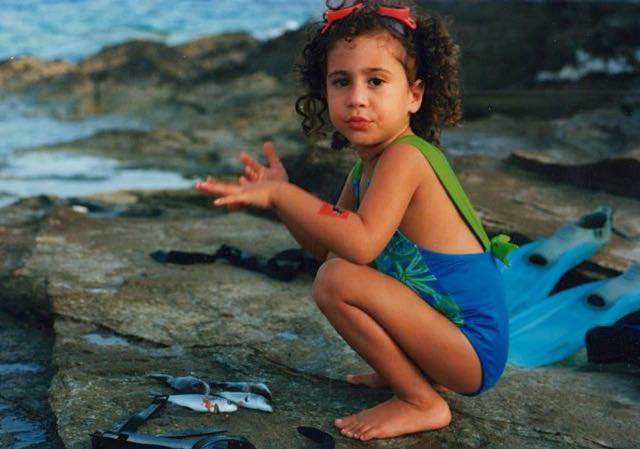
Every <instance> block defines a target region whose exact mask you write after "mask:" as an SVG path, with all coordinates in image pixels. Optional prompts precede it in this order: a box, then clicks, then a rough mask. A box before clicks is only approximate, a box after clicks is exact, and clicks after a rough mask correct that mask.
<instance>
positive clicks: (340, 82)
mask: <svg viewBox="0 0 640 449" xmlns="http://www.w3.org/2000/svg"><path fill="white" fill-rule="evenodd" d="M331 85H332V86H335V87H346V86H348V85H349V80H348V79H347V78H335V79H334V80H333V81H331Z"/></svg>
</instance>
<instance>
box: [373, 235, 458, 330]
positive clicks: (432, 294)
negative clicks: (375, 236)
mask: <svg viewBox="0 0 640 449" xmlns="http://www.w3.org/2000/svg"><path fill="white" fill-rule="evenodd" d="M376 266H377V267H378V270H379V271H381V272H383V273H386V274H388V275H389V276H392V277H394V278H395V279H397V280H399V281H400V282H402V283H403V284H405V285H406V286H407V287H409V288H410V289H411V290H413V291H414V292H416V293H417V294H418V296H420V297H421V298H423V299H424V300H425V301H427V302H428V303H429V304H431V305H432V306H433V307H434V308H435V309H436V310H438V311H439V312H440V313H442V314H443V315H444V316H446V317H447V318H448V319H449V320H450V321H451V322H452V323H454V324H455V325H456V326H462V325H463V324H464V318H463V315H462V310H461V309H460V307H459V306H458V304H457V303H456V302H455V300H454V299H453V298H452V297H451V296H450V295H448V294H446V293H441V292H439V291H438V290H436V288H434V287H435V285H436V284H437V283H438V278H436V276H435V275H434V274H433V273H432V272H431V270H430V269H429V266H428V265H427V264H426V263H425V261H424V259H423V258H422V255H421V254H420V250H419V249H418V247H417V245H416V244H415V243H413V242H412V241H411V240H409V239H408V238H407V237H405V235H404V234H403V233H402V232H400V230H396V232H395V233H394V234H393V237H391V240H390V241H389V243H388V244H387V246H386V247H385V248H384V250H383V251H382V253H381V254H380V255H379V256H378V257H377V258H376Z"/></svg>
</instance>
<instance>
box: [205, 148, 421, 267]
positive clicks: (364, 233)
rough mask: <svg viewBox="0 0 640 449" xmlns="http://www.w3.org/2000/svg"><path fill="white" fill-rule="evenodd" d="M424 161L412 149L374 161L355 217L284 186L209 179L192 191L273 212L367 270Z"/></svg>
mask: <svg viewBox="0 0 640 449" xmlns="http://www.w3.org/2000/svg"><path fill="white" fill-rule="evenodd" d="M424 164H425V161H424V157H423V156H422V155H421V154H420V153H419V152H418V151H416V150H415V149H414V148H413V147H411V146H409V145H405V144H399V145H394V146H393V147H391V148H388V149H387V150H385V152H384V154H383V155H381V156H380V160H379V161H378V164H377V167H376V172H375V177H374V179H373V180H372V182H371V185H370V187H369V189H368V191H367V194H366V196H365V198H364V199H363V201H362V204H361V206H360V208H359V210H358V211H357V212H352V211H349V210H343V209H341V208H339V207H337V206H333V205H331V204H329V203H327V202H324V201H322V200H320V199H319V198H316V197H315V196H313V195H311V194H310V193H308V192H306V191H305V190H303V189H301V188H300V187H297V186H295V185H293V184H289V183H285V182H278V181H274V182H262V183H258V184H252V183H248V182H243V181H242V179H241V180H240V183H238V184H229V183H225V182H222V181H218V180H217V179H214V178H208V179H207V180H206V181H204V182H201V183H198V184H197V185H196V190H199V191H203V192H207V193H211V194H214V195H217V196H219V198H217V199H216V200H215V201H214V204H215V205H217V206H223V205H227V206H233V205H252V206H257V207H263V208H274V209H276V211H277V213H278V215H280V216H281V217H282V218H283V221H284V222H285V223H291V224H292V225H294V226H295V227H296V228H298V229H303V230H304V231H305V232H306V233H308V234H309V235H311V236H313V237H314V238H315V239H317V240H318V242H319V243H320V244H321V245H323V246H324V247H326V248H327V249H328V250H330V251H331V252H333V253H335V254H337V255H338V256H340V257H342V258H345V259H347V260H350V261H352V262H354V263H358V264H368V263H370V262H371V261H373V259H375V257H376V256H377V255H378V254H379V253H380V251H382V248H384V246H385V245H386V243H387V242H388V241H389V239H390V238H391V235H392V234H393V232H394V231H395V230H396V229H397V228H398V226H399V224H400V222H401V220H402V218H403V216H404V214H405V212H406V209H407V207H408V205H409V202H410V201H411V198H412V196H413V194H414V192H415V191H416V189H417V187H418V186H419V185H420V182H421V180H422V179H423V178H424Z"/></svg>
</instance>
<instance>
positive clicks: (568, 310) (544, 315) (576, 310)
mask: <svg viewBox="0 0 640 449" xmlns="http://www.w3.org/2000/svg"><path fill="white" fill-rule="evenodd" d="M637 310H640V264H635V265H632V266H631V267H630V268H629V269H628V270H627V271H625V272H624V273H623V274H622V275H620V276H616V277H614V278H610V279H604V280H600V281H594V282H588V283H586V284H582V285H579V286H577V287H573V288H570V289H567V290H563V291H561V292H559V293H557V294H555V295H552V296H550V297H549V298H547V299H545V300H544V301H540V302H539V303H538V304H536V305H535V306H532V307H530V308H528V309H527V310H526V311H524V312H522V313H521V314H519V315H518V316H516V317H515V318H513V320H511V323H510V325H511V326H510V327H511V329H510V338H509V361H510V362H511V363H514V364H516V365H519V366H524V367H536V366H542V365H548V364H551V363H555V362H558V361H560V360H562V359H564V358H566V357H568V356H570V355H571V354H573V353H575V352H576V351H578V350H580V349H581V348H582V347H584V346H585V334H586V332H587V331H588V330H589V329H591V328H593V327H596V326H607V325H611V324H613V323H615V322H616V321H618V320H619V319H620V318H622V317H624V316H625V315H628V314H630V313H632V312H635V311H637Z"/></svg>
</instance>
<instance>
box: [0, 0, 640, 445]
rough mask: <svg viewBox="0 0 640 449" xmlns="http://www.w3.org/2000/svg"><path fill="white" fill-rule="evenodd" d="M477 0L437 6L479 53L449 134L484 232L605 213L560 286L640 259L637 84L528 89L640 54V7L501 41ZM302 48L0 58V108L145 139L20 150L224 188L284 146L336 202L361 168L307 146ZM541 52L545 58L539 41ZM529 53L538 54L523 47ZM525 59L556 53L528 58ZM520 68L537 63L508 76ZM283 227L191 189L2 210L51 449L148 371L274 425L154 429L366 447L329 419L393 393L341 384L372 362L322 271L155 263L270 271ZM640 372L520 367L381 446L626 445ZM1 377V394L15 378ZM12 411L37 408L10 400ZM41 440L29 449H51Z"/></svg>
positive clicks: (286, 40) (560, 14)
mask: <svg viewBox="0 0 640 449" xmlns="http://www.w3.org/2000/svg"><path fill="white" fill-rule="evenodd" d="M483 3H484V4H485V6H486V8H485V9H482V8H478V9H473V10H472V11H467V12H466V13H463V12H461V11H460V10H459V9H456V8H457V7H456V6H455V5H454V6H447V2H436V3H435V6H436V9H441V12H443V13H446V14H450V15H451V16H452V17H453V25H454V27H455V28H454V29H455V32H456V33H457V34H458V36H459V37H460V39H461V41H462V45H463V48H468V50H466V53H463V56H464V57H465V58H466V59H464V62H465V64H466V67H467V70H466V71H465V72H464V74H465V78H464V86H465V92H466V93H465V99H466V100H467V106H466V110H465V112H466V114H467V117H469V118H470V119H469V120H468V121H467V122H465V123H464V124H463V125H462V126H461V127H458V128H455V129H452V130H448V131H445V135H444V144H445V146H446V148H447V150H448V152H449V154H450V156H451V159H452V162H453V164H454V166H455V168H456V170H457V172H458V174H459V176H460V179H461V181H462V183H463V184H464V186H465V188H466V190H467V192H468V193H469V195H470V197H471V199H472V202H473V203H474V205H475V206H476V208H477V210H478V212H479V214H480V215H481V218H482V220H483V222H484V223H485V225H486V227H487V229H488V231H489V233H490V234H497V233H499V232H506V233H509V234H511V235H513V236H514V239H515V240H517V241H518V242H521V243H522V242H526V241H528V240H532V239H537V238H540V237H543V236H544V235H547V234H549V233H551V232H553V231H554V230H555V229H557V228H558V227H559V226H560V225H561V224H563V223H565V222H568V221H572V220H574V219H575V218H577V217H578V216H580V215H582V214H584V213H586V212H588V211H590V210H592V209H594V208H596V207H598V206H601V205H608V206H610V207H612V208H613V209H614V236H613V238H612V240H611V241H610V242H609V243H608V244H607V245H606V246H605V247H604V248H603V249H602V250H601V251H600V252H599V253H597V254H596V255H595V256H594V257H593V258H592V259H591V260H590V261H588V262H586V263H584V264H582V265H581V266H579V267H578V269H576V270H574V271H572V272H571V273H570V275H568V276H567V277H565V278H564V279H563V286H565V287H566V286H569V285H572V284H575V283H578V282H584V281H585V280H587V279H596V278H604V277H608V276H612V275H615V274H617V273H620V272H622V271H624V270H625V269H626V268H627V267H628V266H629V265H630V264H631V263H634V262H638V261H639V260H640V201H639V199H640V197H639V195H638V190H637V184H638V183H637V178H638V173H639V171H638V170H639V166H640V155H639V153H638V149H639V148H640V131H638V130H639V129H640V127H639V126H638V125H639V124H640V96H639V92H640V91H639V90H638V89H639V88H640V85H639V84H638V74H639V72H640V70H639V69H638V68H637V67H636V68H635V69H634V70H635V71H631V72H628V73H623V74H620V75H619V76H602V75H594V76H591V77H585V78H583V79H580V80H576V81H575V82H569V81H567V82H559V83H536V78H535V77H536V72H541V71H549V72H558V71H559V70H560V69H561V68H562V67H563V65H564V64H568V63H569V62H568V61H569V60H571V56H572V53H571V52H572V51H574V49H575V48H576V47H578V46H581V48H584V49H585V51H589V52H591V53H592V54H594V55H596V49H597V48H598V44H601V43H602V42H606V43H607V45H609V47H607V49H604V50H603V49H601V51H602V52H603V53H606V52H607V51H609V50H611V51H614V50H615V52H617V53H616V54H627V53H629V54H631V53H630V52H631V50H632V49H634V48H637V47H640V44H638V43H637V42H635V41H634V40H633V39H634V38H631V37H626V36H627V35H625V34H624V30H628V29H629V28H630V27H631V28H633V26H634V25H633V24H634V23H637V21H635V22H634V20H636V19H638V18H640V8H638V7H637V6H628V5H627V6H624V7H622V6H621V7H619V8H617V9H616V8H613V7H611V6H610V5H609V6H607V4H596V3H595V2H585V3H586V6H585V5H583V6H575V5H574V6H567V5H566V4H564V3H563V5H564V6H563V7H560V6H557V5H556V6H555V8H558V9H556V10H554V11H553V13H554V17H557V18H559V19H558V23H555V22H554V23H547V22H548V21H547V22H545V20H544V19H545V17H547V15H548V14H549V13H550V11H549V8H554V6H552V5H546V4H545V5H538V6H535V3H534V2H527V4H526V5H525V6H522V7H521V8H516V7H515V6H513V5H511V6H509V7H508V9H509V11H508V12H509V15H508V17H510V18H511V20H512V24H513V25H514V27H515V26H516V25H517V28H519V30H518V33H519V34H518V33H515V31H514V32H512V33H513V34H510V33H507V32H506V31H504V24H503V23H501V22H500V20H499V18H500V17H505V15H496V17H495V18H494V19H491V20H490V19H489V18H488V16H489V15H490V14H491V13H492V11H493V12H496V11H497V9H499V7H500V5H496V3H499V2H483ZM571 3H573V2H569V4H571ZM447 8H449V9H447ZM536 8H538V9H536ZM563 8H564V9H563ZM571 8H578V9H576V10H573V13H574V14H579V15H580V17H590V19H589V20H586V21H585V22H584V23H586V25H585V26H584V28H585V29H587V28H588V29H590V30H591V34H589V33H587V32H586V31H585V29H583V28H580V27H578V26H574V27H569V28H567V31H566V32H565V33H564V34H563V33H562V32H561V30H562V26H566V25H567V20H568V19H567V18H568V17H571V16H570V15H569V13H571V12H572V10H571ZM501 14H506V12H505V11H502V12H501ZM527 17H528V18H529V22H527V21H525V18H527ZM596 17H597V19H596ZM534 19H535V20H534ZM560 19H562V20H560ZM563 20H564V22H563ZM483 21H484V22H483ZM481 22H482V23H484V25H483V26H484V27H485V28H483V30H484V31H485V32H486V33H487V34H486V36H487V39H486V40H478V39H476V40H474V39H473V36H475V34H477V32H478V31H477V30H476V29H474V27H473V26H474V24H477V23H481ZM525 23H526V26H525V25H524V24H525ZM563 24H564V25H563ZM612 24H613V25H612ZM596 25H597V26H596ZM501 27H502V28H501ZM500 30H502V33H503V34H502V35H500ZM505 33H507V34H505ZM301 35H302V33H301V32H300V31H297V32H289V33H287V34H285V35H284V36H282V37H281V38H278V39H275V40H272V41H267V42H259V41H256V40H254V39H253V38H251V37H250V36H248V35H244V34H234V35H224V36H213V37H210V38H204V39H200V40H197V41H193V42H190V43H187V44H184V45H181V46H177V47H167V46H165V45H163V44H158V43H150V42H130V43H126V44H122V45H119V46H115V47H113V48H109V49H105V50H104V51H102V52H100V53H99V54H96V55H93V56H91V57H89V58H87V59H86V60H85V61H82V62H80V63H78V64H70V63H65V62H61V61H53V62H52V61H49V62H47V61H38V60H35V59H16V60H9V61H5V62H0V96H2V97H9V96H14V95H15V96H20V97H21V98H23V99H25V100H26V101H29V102H31V103H32V104H33V105H34V107H36V108H38V109H39V110H40V111H42V113H45V114H50V115H52V116H56V117H59V118H64V119H69V120H72V119H79V118H84V117H89V116H94V115H96V114H104V113H123V114H128V115H129V116H131V117H134V118H135V119H136V120H140V121H142V122H143V123H144V124H145V129H139V130H117V129H116V130H108V131H101V132H99V133H97V134H95V135H93V136H91V137H88V138H85V139H81V140H78V141H73V142H67V143H64V144H56V145H50V146H46V147H41V148H35V149H30V150H29V151H41V152H43V154H55V153H56V152H66V153H76V154H94V155H100V156H107V157H110V158H114V159H118V160H122V161H126V162H127V164H130V165H132V166H136V167H142V168H161V169H171V170H174V171H177V172H180V173H182V174H183V175H185V176H187V177H202V176H205V175H207V174H217V175H232V174H234V173H235V172H236V171H237V170H238V163H237V161H236V157H237V153H238V151H240V150H248V151H249V152H251V153H253V154H255V155H258V154H259V152H260V142H262V141H263V140H265V139H273V140H274V141H275V142H276V145H277V148H278V149H279V151H280V153H281V154H282V155H283V159H284V161H285V164H286V166H287V168H288V170H289V172H290V174H291V177H292V180H293V181H294V182H296V183H297V184H299V185H301V186H303V187H305V188H307V189H308V190H310V191H312V192H314V193H316V194H318V195H320V196H322V197H324V198H326V199H331V198H332V197H334V196H335V194H336V189H335V186H338V185H339V184H340V183H341V182H342V180H343V179H344V177H345V175H346V173H347V172H348V170H349V168H350V167H351V164H352V163H353V160H354V155H353V154H352V153H350V152H348V151H347V152H343V153H333V152H331V151H330V150H329V149H328V144H327V142H326V141H320V142H318V143H316V144H314V145H310V144H309V142H305V141H304V140H303V139H302V138H301V137H300V133H299V124H298V120H297V117H296V116H295V112H294V111H293V108H292V104H293V100H294V99H295V95H296V93H295V89H292V86H291V84H292V83H291V79H290V76H289V71H288V69H287V68H286V67H289V66H290V61H291V59H292V54H293V53H294V52H295V50H296V48H298V47H299V42H300V38H301ZM491 36H493V37H491ZM498 36H502V37H503V39H502V40H499V41H498V39H497V37H498ZM540 36H545V38H544V40H543V42H538V41H536V40H534V39H538V40H540V39H539V38H540ZM594 36H595V37H594ZM554 39H555V41H554ZM589 39H591V40H589ZM495 42H499V44H497V45H499V48H500V49H501V50H502V52H503V55H506V56H509V57H512V59H511V60H507V61H506V63H505V61H502V62H501V64H503V65H504V64H506V65H508V67H509V70H499V69H496V64H495V63H494V62H495V61H496V59H495V58H497V56H495V54H494V53H492V52H493V50H495V49H491V48H490V43H495ZM523 42H528V43H530V42H537V43H536V46H535V48H531V49H529V48H526V47H525V46H524V45H523ZM554 42H555V44H554ZM465 43H466V44H467V47H464V45H465ZM634 46H635V47H634ZM552 50H554V51H552ZM560 50H562V51H560ZM518 51H520V54H519V55H518V57H517V58H516V57H515V56H514V55H516V54H517V52H518ZM530 51H531V52H533V51H535V52H536V53H535V54H549V55H551V54H553V55H554V56H553V57H549V58H548V60H545V61H544V63H543V62H541V61H530V60H529V59H528V58H527V56H526V55H527V54H528V53H527V52H530ZM625 52H627V53H625ZM561 55H563V56H562V57H564V58H565V59H564V60H563V59H561ZM594 57H595V56H594ZM491 58H494V59H491ZM522 60H526V62H527V64H524V65H525V66H526V67H515V66H513V65H514V64H516V63H517V62H518V61H522ZM478 61H483V63H480V62H478ZM492 61H493V62H492ZM534 69H535V70H534ZM488 73H491V77H488V75H487V74H488ZM497 86H503V87H502V88H497ZM576 111H579V112H576ZM471 118H473V120H471ZM585 178H586V179H585ZM254 212H255V211H254ZM272 218H273V217H270V216H266V217H265V216H259V215H256V214H255V213H246V212H240V213H233V214H226V213H224V212H221V211H217V210H214V209H212V208H211V207H210V205H209V200H208V198H204V197H202V196H200V195H197V194H195V193H193V192H191V191H189V190H178V191H128V192H117V193H113V194H104V195H95V196H92V197H83V196H82V192H78V196H77V198H56V197H37V198H29V199H24V200H22V201H20V202H18V203H16V204H14V205H12V206H9V207H5V208H2V209H0V255H1V258H0V286H1V287H2V288H1V293H0V301H1V302H0V303H1V306H2V309H3V310H5V311H9V312H10V313H11V314H12V315H14V316H17V317H19V318H20V319H21V320H22V321H23V322H26V323H29V324H30V325H33V326H37V327H41V328H45V329H49V330H50V331H53V334H54V335H55V342H54V343H53V350H52V362H53V365H54V366H55V373H53V378H52V381H51V385H50V388H49V390H48V404H50V407H51V410H52V412H53V418H51V422H53V421H55V422H56V423H57V433H58V435H59V437H60V440H61V443H60V444H62V445H64V447H66V448H67V449H76V448H78V449H80V448H87V447H89V446H90V442H89V437H88V435H89V434H91V433H92V432H93V431H94V430H96V429H108V428H110V427H111V426H112V425H114V424H115V423H117V422H119V421H121V420H122V419H124V418H126V417H127V416H128V415H130V414H131V413H133V412H134V411H137V410H140V409H142V408H144V407H145V406H146V405H147V404H148V401H149V396H148V395H149V393H150V392H152V391H159V390H161V391H164V390H162V387H161V386H160V385H158V384H157V382H155V381H153V380H152V379H149V378H147V377H146V375H147V374H149V373H151V372H167V373H169V374H176V375H178V374H187V373H189V372H194V373H196V374H198V375H201V376H203V377H205V378H210V379H213V378H216V379H224V380H259V381H265V382H267V383H268V384H269V386H270V387H271V389H272V391H273V392H274V403H275V408H276V411H275V412H274V413H273V414H270V415H266V414H261V413H259V412H252V411H246V410H241V411H240V412H237V413H235V414H232V415H228V416H213V415H198V414H195V413H193V412H189V411H185V410H182V409H178V408H170V409H168V410H166V411H165V412H164V413H163V414H161V415H160V416H158V417H157V418H154V419H153V420H151V421H150V422H149V423H148V424H147V425H145V427H144V431H148V432H159V431H160V430H161V429H162V430H165V431H167V430H179V429H184V428H198V427H223V428H226V429H228V430H230V431H231V432H233V433H236V434H241V435H245V436H246V437H248V438H249V439H250V440H251V441H252V442H253V443H254V444H256V446H257V447H260V448H281V447H303V445H304V442H303V441H302V440H300V439H299V437H298V436H297V435H296V433H295V427H296V426H297V425H313V426H317V427H319V428H322V429H324V430H327V431H329V432H332V433H333V434H334V436H335V437H336V440H337V445H338V447H341V448H350V447H359V446H361V444H360V443H357V442H353V441H348V440H345V439H342V438H340V437H339V436H338V435H337V434H336V433H335V432H333V431H332V430H331V429H332V425H331V422H332V419H333V418H335V417H336V416H339V415H342V414H346V413H350V412H353V411H355V410H358V409H360V408H363V407H366V406H370V405H371V404H373V403H375V402H378V401H380V400H381V399H382V398H385V397H387V396H388V394H389V392H388V391H385V390H368V389H360V388H354V387H351V386H348V385H347V384H345V383H344V382H343V381H342V380H341V379H342V377H343V375H344V374H345V373H347V372H351V371H353V370H359V369H363V366H362V362H361V361H360V360H359V359H358V358H357V357H356V356H355V355H354V354H353V353H352V352H351V351H350V349H349V348H348V347H347V346H346V345H345V344H344V343H343V342H342V341H341V340H340V338H339V337H338V335H337V334H336V333H335V331H333V329H332V328H331V327H330V326H329V325H328V323H327V322H326V320H324V318H323V317H322V316H321V314H320V313H319V311H318V310H317V308H316V307H315V305H314V304H313V300H312V298H311V282H312V276H311V275H309V274H303V275H301V276H299V277H297V278H296V279H295V280H294V281H292V282H290V283H283V282H279V281H275V280H272V279H269V278H267V277H265V276H263V275H261V274H257V273H253V272H249V271H245V270H241V269H238V268H236V267H232V266H229V265H228V264H225V263H224V262H216V263H215V264H213V265H195V266H175V265H162V264H159V263H157V262H155V261H154V260H153V259H152V258H151V257H150V256H149V255H150V254H151V253H152V252H154V251H156V250H168V249H179V250H185V251H198V252H207V253H210V252H214V251H215V249H216V248H217V247H218V246H219V245H221V244H229V245H233V246H236V247H238V248H242V249H246V250H250V251H251V252H252V253H254V254H256V255H259V256H261V257H264V258H266V257H269V256H271V255H273V254H274V253H276V252H277V251H280V250H283V249H287V248H291V247H295V246H296V244H295V242H294V241H293V240H292V239H291V237H289V236H288V234H287V233H286V230H285V229H284V227H283V226H282V225H281V224H279V223H278V222H277V221H274V220H273V219H272ZM639 372H640V371H639V368H638V367H636V366H632V365H612V366H595V365H590V364H588V363H587V361H586V356H585V353H584V351H582V352H579V353H578V354H576V355H575V356H573V357H571V358H570V359H567V360H565V361H563V362H561V363H559V364H555V365H553V366H549V367H546V368H541V369H535V370H526V369H520V368H517V367H515V366H509V367H508V370H507V372H506V374H505V376H504V378H503V379H502V380H501V382H500V383H499V385H498V386H497V387H496V388H495V389H494V390H492V391H491V392H489V393H488V394H486V395H484V396H482V397H480V398H465V397H462V396H458V395H453V394H450V395H447V398H448V400H449V401H450V403H451V405H452V409H453V412H454V422H453V424H452V425H451V426H450V427H449V428H447V429H445V430H442V431H439V432H433V433H430V434H424V435H416V436H410V437H406V438H403V439H401V440H397V441H387V442H376V443H370V444H369V445H372V446H375V447H381V448H383V447H389V448H391V447H403V448H424V447H434V448H439V447H460V448H475V447H490V448H511V447H519V448H525V449H526V448H532V449H533V448H540V447H548V448H562V449H563V448H603V447H607V448H631V447H634V444H635V443H634V442H637V441H640V433H638V432H639V431H638V429H637V428H636V426H634V425H633V424H634V423H635V422H637V421H638V419H639V418H640V406H639V405H638V404H639V403H640V402H639V401H638V399H640V394H639V393H638V389H637V376H638V373H639ZM0 375H1V374H0ZM0 380H2V381H3V385H5V383H4V382H5V377H0ZM20 388H24V389H25V391H26V390H28V388H30V387H28V386H26V387H20ZM39 388H41V389H42V387H39ZM23 393H24V392H23ZM0 398H2V399H7V398H8V396H6V395H5V393H2V394H1V395H0ZM11 401H12V403H15V404H22V405H24V409H28V403H27V400H26V399H20V396H19V395H17V396H16V397H12V398H11ZM32 408H33V407H32ZM3 443H4V442H3ZM50 443H51V445H50V446H46V445H41V446H37V447H57V446H54V444H55V442H53V441H52V442H50ZM7 444H13V443H12V442H11V441H9V442H8V443H7Z"/></svg>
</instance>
